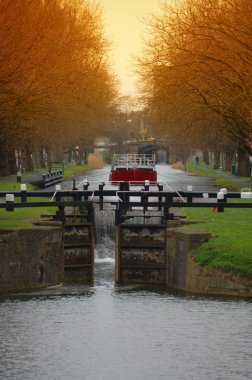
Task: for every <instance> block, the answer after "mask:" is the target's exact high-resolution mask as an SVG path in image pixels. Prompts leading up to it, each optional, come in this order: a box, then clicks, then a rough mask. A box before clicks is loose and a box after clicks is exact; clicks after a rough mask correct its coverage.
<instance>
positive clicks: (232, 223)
mask: <svg viewBox="0 0 252 380" xmlns="http://www.w3.org/2000/svg"><path fill="white" fill-rule="evenodd" d="M183 213H184V214H185V215H187V217H188V218H189V219H191V220H200V221H202V223H199V224H192V225H190V226H189V227H186V228H190V229H200V230H205V231H209V232H211V234H212V235H213V239H211V240H209V241H208V242H206V243H204V244H203V245H202V246H201V247H199V248H197V249H196V250H194V251H193V252H192V255H193V256H194V257H195V258H196V260H197V261H198V262H199V263H200V264H201V265H204V266H206V268H207V269H209V270H222V271H224V272H231V273H234V274H237V275H240V276H241V277H248V278H252V236H251V230H252V209H225V211H224V212H214V213H213V212H212V210H211V209H206V208H202V209H200V208H199V209H198V208H197V209H196V208H191V209H187V208H186V209H183Z"/></svg>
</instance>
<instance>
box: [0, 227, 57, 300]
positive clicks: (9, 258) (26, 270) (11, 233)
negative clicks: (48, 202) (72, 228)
mask: <svg viewBox="0 0 252 380" xmlns="http://www.w3.org/2000/svg"><path fill="white" fill-rule="evenodd" d="M62 236H63V235H62V228H61V227H46V226H39V227H37V226H34V227H30V228H2V229H0V268H1V271H0V293H6V292H12V291H20V290H27V289H35V288H41V287H48V286H52V285H56V284H59V283H60V282H62V280H63V276H64V263H63V246H62Z"/></svg>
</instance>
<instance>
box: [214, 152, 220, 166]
mask: <svg viewBox="0 0 252 380" xmlns="http://www.w3.org/2000/svg"><path fill="white" fill-rule="evenodd" d="M219 167H220V151H218V150H217V151H215V152H214V169H219Z"/></svg>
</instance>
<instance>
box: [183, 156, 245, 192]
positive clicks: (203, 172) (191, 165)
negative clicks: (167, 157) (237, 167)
mask: <svg viewBox="0 0 252 380" xmlns="http://www.w3.org/2000/svg"><path fill="white" fill-rule="evenodd" d="M187 171H189V172H190V173H195V174H196V175H200V176H207V177H211V178H212V179H213V182H214V184H215V185H216V186H217V187H219V188H222V187H225V188H227V189H228V190H233V191H241V187H242V186H241V185H240V184H238V183H236V182H235V179H240V180H242V181H245V182H247V184H248V187H249V186H251V185H252V182H251V178H247V177H246V178H245V177H234V180H233V181H232V179H230V178H227V177H225V174H227V175H229V176H230V175H231V173H230V172H227V173H225V172H223V173H218V170H216V169H214V167H213V165H206V164H205V163H204V162H203V161H202V160H201V161H200V164H199V166H196V165H195V162H194V160H193V159H192V158H190V159H189V160H188V161H187Z"/></svg>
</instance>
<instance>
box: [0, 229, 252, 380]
mask: <svg viewBox="0 0 252 380" xmlns="http://www.w3.org/2000/svg"><path fill="white" fill-rule="evenodd" d="M114 244H115V243H114V240H113V239H112V238H111V237H109V236H100V239H99V242H98V244H97V246H96V252H95V283H94V285H93V286H83V285H81V284H61V285H60V286H56V287H50V288H48V289H44V290H40V291H34V292H26V293H22V294H18V295H11V296H8V297H5V298H4V297H2V299H0V301H1V302H0V357H1V366H0V379H17V380H19V379H20V380H21V379H22V380H23V379H25V380H30V379H31V380H33V379H39V380H47V379H52V380H54V379H55V380H69V379H71V378H72V379H74V380H83V379H85V380H86V379H87V380H129V379H132V380H159V379H164V380H167V379H172V380H182V379H193V380H202V379H213V380H215V379H223V380H226V379H229V380H242V379H244V380H245V379H246V380H247V379H251V378H252V364H251V363H252V334H251V330H252V318H251V315H252V303H251V302H249V301H245V300H234V299H225V298H222V299H217V298H206V297H198V296H194V295H185V294H181V293H177V292H169V291H167V290H166V289H164V288H163V287H151V288H150V287H146V286H115V285H114V253H113V252H114Z"/></svg>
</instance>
